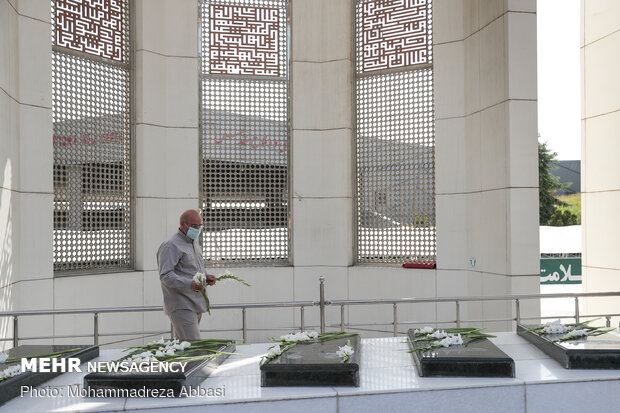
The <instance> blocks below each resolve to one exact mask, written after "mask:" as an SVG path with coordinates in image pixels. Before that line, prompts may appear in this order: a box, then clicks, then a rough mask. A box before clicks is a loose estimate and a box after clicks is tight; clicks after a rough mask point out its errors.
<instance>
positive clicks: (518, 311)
mask: <svg viewBox="0 0 620 413" xmlns="http://www.w3.org/2000/svg"><path fill="white" fill-rule="evenodd" d="M515 305H516V312H517V324H521V303H520V302H519V299H518V298H517V299H515Z"/></svg>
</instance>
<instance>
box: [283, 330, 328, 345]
mask: <svg viewBox="0 0 620 413" xmlns="http://www.w3.org/2000/svg"><path fill="white" fill-rule="evenodd" d="M318 337H319V333H317V332H316V331H301V332H299V333H291V334H285V335H283V336H280V341H286V342H288V343H298V342H300V341H308V340H316V339H317V338H318Z"/></svg>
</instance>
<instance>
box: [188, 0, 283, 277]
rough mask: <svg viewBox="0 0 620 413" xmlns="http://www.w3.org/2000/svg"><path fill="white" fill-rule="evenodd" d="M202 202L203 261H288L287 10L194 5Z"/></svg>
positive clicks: (219, 0) (244, 0) (263, 0)
mask: <svg viewBox="0 0 620 413" xmlns="http://www.w3.org/2000/svg"><path fill="white" fill-rule="evenodd" d="M199 5H200V13H201V26H200V54H201V102H200V129H201V159H202V175H201V204H202V212H203V214H202V217H203V221H204V230H203V233H202V245H203V255H204V258H205V260H206V261H207V262H208V263H209V264H210V265H226V264H227V263H230V262H237V263H256V262H265V263H281V264H285V263H287V262H288V256H289V253H288V251H289V232H290V230H289V202H288V199H289V195H288V141H289V112H288V95H289V94H288V90H289V81H288V72H289V69H288V50H287V44H288V41H287V33H288V31H287V21H288V4H287V1H285V0H201V1H200V2H199Z"/></svg>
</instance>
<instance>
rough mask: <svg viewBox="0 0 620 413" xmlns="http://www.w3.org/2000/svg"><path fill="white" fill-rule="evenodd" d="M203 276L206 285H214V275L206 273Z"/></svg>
mask: <svg viewBox="0 0 620 413" xmlns="http://www.w3.org/2000/svg"><path fill="white" fill-rule="evenodd" d="M205 278H206V280H207V285H215V275H211V274H207V276H206V277H205Z"/></svg>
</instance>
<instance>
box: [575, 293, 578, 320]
mask: <svg viewBox="0 0 620 413" xmlns="http://www.w3.org/2000/svg"><path fill="white" fill-rule="evenodd" d="M575 323H579V297H575Z"/></svg>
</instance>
